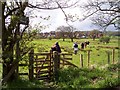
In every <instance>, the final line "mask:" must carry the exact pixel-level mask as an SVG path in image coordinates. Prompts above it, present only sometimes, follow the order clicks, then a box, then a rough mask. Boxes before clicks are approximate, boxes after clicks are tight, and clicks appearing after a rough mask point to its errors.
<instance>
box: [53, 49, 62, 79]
mask: <svg viewBox="0 0 120 90" xmlns="http://www.w3.org/2000/svg"><path fill="white" fill-rule="evenodd" d="M53 62H54V69H53V70H54V76H55V80H58V71H59V68H60V55H59V53H58V52H56V51H55V52H53Z"/></svg>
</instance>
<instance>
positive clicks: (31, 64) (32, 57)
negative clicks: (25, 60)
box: [29, 49, 34, 81]
mask: <svg viewBox="0 0 120 90" xmlns="http://www.w3.org/2000/svg"><path fill="white" fill-rule="evenodd" d="M33 60H34V49H32V50H31V51H30V53H29V80H30V81H31V80H32V79H33V74H34V73H33V72H34V71H33Z"/></svg>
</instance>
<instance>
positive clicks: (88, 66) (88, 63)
mask: <svg viewBox="0 0 120 90" xmlns="http://www.w3.org/2000/svg"><path fill="white" fill-rule="evenodd" d="M89 63H90V51H89V50H88V67H89Z"/></svg>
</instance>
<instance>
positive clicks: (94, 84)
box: [0, 39, 120, 90]
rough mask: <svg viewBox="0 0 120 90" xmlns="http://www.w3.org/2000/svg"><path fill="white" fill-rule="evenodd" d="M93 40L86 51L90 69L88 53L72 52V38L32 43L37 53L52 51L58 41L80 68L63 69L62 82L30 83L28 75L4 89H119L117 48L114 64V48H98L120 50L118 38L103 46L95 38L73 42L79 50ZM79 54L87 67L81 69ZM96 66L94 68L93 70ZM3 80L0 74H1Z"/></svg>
mask: <svg viewBox="0 0 120 90" xmlns="http://www.w3.org/2000/svg"><path fill="white" fill-rule="evenodd" d="M84 41H90V45H89V46H88V47H87V48H85V50H92V51H91V53H90V68H88V66H87V52H84V51H81V50H79V51H78V53H77V55H75V54H74V53H73V48H72V46H73V42H71V41H70V39H66V40H65V41H62V39H52V40H48V39H36V40H34V41H33V44H34V45H35V46H34V50H35V52H49V51H50V48H51V46H52V45H53V44H54V43H55V42H59V45H60V46H61V49H62V52H65V53H72V60H70V62H72V63H73V64H75V65H76V66H78V67H79V68H73V67H68V68H64V69H61V70H60V72H59V79H58V80H57V81H56V82H51V83H49V84H47V85H46V84H45V83H44V82H41V81H36V80H35V81H32V82H30V81H29V80H28V77H27V76H25V77H24V76H21V77H20V78H19V79H18V80H17V81H14V82H13V83H9V84H8V85H7V86H3V88H50V87H53V88H67V89H68V90H69V89H71V88H77V89H80V88H106V87H108V88H109V87H118V85H119V84H120V82H119V81H118V67H119V63H118V59H119V57H118V49H115V63H116V64H114V65H113V64H112V49H105V48H99V47H98V46H111V47H118V39H111V41H110V43H108V44H103V43H101V42H99V40H98V39H96V40H95V41H93V40H92V39H74V42H78V45H79V49H80V44H81V42H84ZM106 51H108V52H110V53H111V54H110V64H108V57H107V53H106ZM80 54H83V57H84V60H83V62H84V67H83V68H81V65H80V64H81V63H80ZM92 66H94V67H95V68H91V67H92ZM0 70H1V71H0V74H1V73H2V64H1V65H0ZM20 71H21V72H26V71H28V68H26V67H24V68H21V69H20ZM0 78H1V75H0Z"/></svg>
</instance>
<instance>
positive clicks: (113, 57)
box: [112, 48, 115, 64]
mask: <svg viewBox="0 0 120 90" xmlns="http://www.w3.org/2000/svg"><path fill="white" fill-rule="evenodd" d="M112 59H113V64H114V61H115V48H113V51H112Z"/></svg>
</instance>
